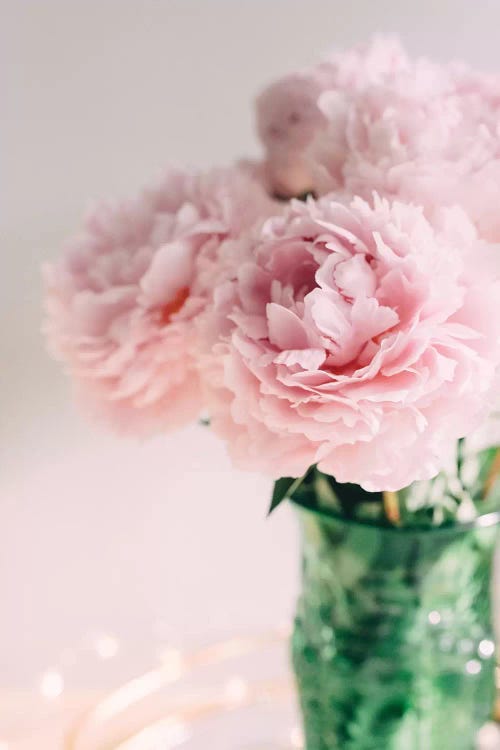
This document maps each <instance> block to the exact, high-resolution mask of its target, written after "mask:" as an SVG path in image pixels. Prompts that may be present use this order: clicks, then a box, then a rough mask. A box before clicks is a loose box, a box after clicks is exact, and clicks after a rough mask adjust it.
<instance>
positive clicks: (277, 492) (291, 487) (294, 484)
mask: <svg viewBox="0 0 500 750" xmlns="http://www.w3.org/2000/svg"><path fill="white" fill-rule="evenodd" d="M314 468H315V467H313V466H312V467H311V468H310V469H308V470H307V471H306V473H305V474H304V475H303V476H301V477H298V479H295V478H293V477H281V479H278V480H277V481H276V482H275V483H274V489H273V496H272V498H271V505H270V507H269V511H268V513H267V515H268V516H270V515H271V513H272V512H273V510H275V509H276V508H277V507H278V505H280V503H282V502H283V500H285V499H286V498H288V499H289V500H291V499H292V498H293V496H294V494H295V493H296V492H297V490H298V489H299V488H300V487H301V486H302V485H303V484H304V482H305V481H306V479H308V477H309V475H310V474H311V471H314Z"/></svg>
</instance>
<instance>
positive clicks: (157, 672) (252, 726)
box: [0, 630, 500, 750]
mask: <svg viewBox="0 0 500 750" xmlns="http://www.w3.org/2000/svg"><path fill="white" fill-rule="evenodd" d="M111 671H113V670H112V668H111ZM53 687H54V686H53ZM56 687H57V686H56ZM55 692H57V691H54V694H53V695H52V696H50V695H48V694H47V695H45V696H43V695H41V694H40V693H38V694H35V693H33V692H31V693H29V692H25V691H24V692H23V691H20V692H17V693H15V692H0V707H1V708H0V750H158V748H161V750H170V749H173V748H183V749H184V750H206V748H207V747H217V748H218V750H295V749H299V748H302V746H303V744H302V736H301V731H300V727H299V720H298V711H297V708H296V705H295V699H294V692H293V684H292V680H291V677H290V672H289V665H288V656H287V647H286V634H285V633H284V632H283V631H281V630H275V631H271V632H269V633H264V634H262V635H259V636H246V635H243V636H238V637H232V638H229V639H226V640H223V641H219V642H217V643H212V644H208V645H205V646H202V647H199V648H197V649H194V650H190V651H189V652H184V653H182V652H180V651H177V650H170V651H167V652H165V653H164V654H163V658H162V659H161V660H159V661H158V663H156V664H155V665H153V666H152V667H151V668H150V669H148V670H147V671H144V672H142V673H140V674H136V675H131V677H130V679H128V680H127V681H125V682H122V683H116V686H115V687H114V688H113V689H111V690H108V691H102V690H99V691H96V690H91V689H87V690H80V691H76V690H69V691H62V692H61V694H60V695H59V696H57V697H56V695H55ZM499 746H500V729H499V727H498V726H497V725H494V724H490V725H488V726H487V727H485V728H484V729H483V731H482V733H481V736H480V738H479V744H478V750H498V747H499Z"/></svg>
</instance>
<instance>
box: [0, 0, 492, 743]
mask: <svg viewBox="0 0 500 750" xmlns="http://www.w3.org/2000/svg"><path fill="white" fill-rule="evenodd" d="M0 13H1V18H0V82H1V98H0V137H1V141H0V144H1V146H0V147H1V179H2V187H3V190H2V203H1V209H0V210H1V213H0V234H1V238H2V256H1V257H2V264H1V272H0V287H1V288H0V308H1V314H0V346H1V369H0V399H1V422H0V430H1V432H0V435H1V437H0V455H1V471H0V514H1V515H0V601H1V614H0V636H1V638H0V695H2V696H4V698H3V700H0V728H1V727H2V720H3V721H4V723H5V722H7V724H8V722H9V721H10V722H11V723H12V714H11V713H10V714H9V712H10V711H11V709H9V705H11V704H9V701H8V699H7V697H5V696H12V695H14V694H15V695H16V696H19V695H20V696H22V695H25V693H26V692H27V693H28V694H30V693H33V694H34V695H36V694H38V693H39V691H40V689H41V687H42V688H43V684H44V683H43V680H44V675H45V676H46V672H47V670H56V671H57V673H58V674H61V675H62V676H63V678H64V680H65V683H66V687H67V688H68V689H77V688H78V689H80V688H99V687H107V683H108V681H109V680H111V679H112V680H115V681H116V680H120V679H122V678H125V677H126V676H129V675H131V674H133V673H134V671H136V670H137V671H139V670H141V669H144V668H145V667H146V666H147V665H148V664H149V663H150V662H151V661H152V660H153V659H154V658H155V655H156V651H157V650H158V649H159V648H160V647H164V646H165V645H167V646H168V645H174V646H176V647H177V646H181V647H183V646H190V645H192V644H194V643H204V642H207V641H210V640H211V639H214V638H218V637H222V636H224V635H227V634H231V633H235V632H238V633H240V632H259V631H262V630H265V629H266V628H268V627H270V626H273V625H276V624H280V623H282V622H286V621H288V620H289V619H290V617H291V612H292V610H293V606H294V597H295V591H296V586H297V575H298V556H297V540H296V530H295V526H294V523H293V518H292V515H291V513H290V511H289V510H288V509H285V508H283V509H281V510H280V511H279V512H278V513H277V514H276V515H275V516H274V517H273V518H272V519H271V520H266V518H265V513H266V505H267V503H268V499H269V493H270V489H271V487H270V484H269V482H268V481H266V480H265V479H263V478H261V477H258V476H254V475H249V474H242V473H239V472H237V471H235V470H232V469H231V467H230V464H229V461H228V459H227V457H226V455H225V452H224V449H223V447H222V446H221V445H220V444H219V443H218V442H217V441H216V440H215V438H213V437H212V436H211V435H210V433H209V431H208V430H207V429H205V428H202V427H198V426H193V427H192V428H191V429H189V430H185V431H184V432H181V433H180V434H176V435H174V436H170V435H169V436H165V437H160V438H157V439H155V440H152V441H151V442H148V443H144V444H142V443H141V444H138V443H136V442H132V441H123V440H122V441H121V440H118V439H116V438H115V437H113V436H110V435H108V434H105V433H102V432H100V431H99V430H98V429H97V428H96V427H94V426H92V425H89V424H87V423H86V422H85V420H84V419H82V417H81V415H79V414H78V413H77V412H76V410H75V408H74V407H73V405H72V403H71V399H70V394H69V387H68V383H67V382H66V380H65V378H64V376H63V375H62V374H61V372H60V368H59V366H58V365H56V364H54V363H53V362H51V360H50V359H49V357H48V356H47V354H46V353H45V349H44V343H43V341H42V338H41V335H40V322H41V315H42V313H41V289H40V273H39V272H40V266H41V264H42V263H43V262H44V261H46V260H48V259H50V258H52V257H55V256H56V255H57V253H58V252H59V248H60V246H61V244H62V242H63V240H64V238H65V237H66V236H67V235H68V234H69V233H71V232H72V231H73V230H74V229H75V227H77V226H78V224H79V222H80V220H81V216H82V213H83V211H84V209H85V207H86V206H88V205H89V203H90V202H92V201H93V200H95V199H98V198H100V197H105V196H126V195H127V194H129V193H131V192H134V191H135V190H136V189H137V188H138V187H139V186H141V185H142V184H143V183H144V182H147V181H148V180H149V179H150V178H151V177H154V176H155V175H156V174H157V172H158V171H159V170H160V169H161V167H162V166H164V165H165V164H167V163H171V162H174V163H182V164H188V165H199V166H201V167H209V166H212V165H215V164H224V163H227V162H230V161H231V160H233V159H235V158H237V157H240V156H243V155H245V156H257V155H258V154H259V147H258V144H257V141H256V138H255V134H254V130H253V114H252V100H253V98H254V96H255V94H256V93H257V92H258V91H259V90H260V89H261V88H262V87H263V86H264V85H265V84H266V83H267V82H268V81H270V80H272V79H273V78H275V77H277V76H279V75H280V74H282V73H284V72H286V71H288V70H291V69H294V68H297V67H301V66H303V65H307V64H308V63H310V62H312V61H313V60H315V59H316V58H317V57H318V56H319V55H321V54H322V53H323V52H325V51H327V50H328V49H329V48H331V47H332V46H345V45H349V44H352V43H355V42H357V41H361V40H363V39H365V38H366V37H367V36H368V35H369V34H370V33H371V32H374V31H397V32H400V34H401V35H402V37H403V40H404V42H405V43H406V45H407V46H408V48H409V49H410V50H411V51H412V52H413V53H416V54H426V55H431V56H433V57H436V58H438V59H447V58H449V57H460V58H464V59H466V60H468V61H470V62H472V63H474V64H476V65H478V66H481V67H483V68H487V69H488V68H491V69H494V68H498V67H500V60H499V57H498V28H499V24H500V3H499V2H498V0H476V2H474V3H473V2H471V0H419V2H418V3H417V2H407V1H406V0H378V2H376V3H375V2H373V0H349V2H340V1H338V0H323V1H320V0H302V2H295V1H294V0H162V1H161V0H100V1H97V0H32V1H31V2H30V1H29V0H1V1H0ZM103 638H104V641H103ZM106 638H107V639H108V640H107V641H106ZM103 642H105V643H106V642H107V644H108V649H107V651H106V648H104V652H105V653H106V654H108V656H109V655H110V654H111V652H112V655H113V656H115V652H116V658H115V666H114V668H113V670H112V677H111V676H110V675H111V671H104V672H103V670H99V669H97V667H96V662H97V660H98V658H99V655H101V657H102V651H103V649H102V648H101V650H99V644H101V646H102V643H103ZM110 644H114V645H110ZM117 648H118V649H119V650H118V651H117V650H116V649H117ZM96 683H98V684H96ZM49 692H50V691H49ZM55 692H56V693H57V690H55ZM9 700H10V698H9ZM16 700H17V699H16ZM20 705H21V703H19V704H18V703H16V706H20ZM16 711H17V714H16V716H17V721H18V724H19V725H25V727H26V728H27V727H28V719H27V718H23V716H25V715H24V714H23V710H22V709H21V708H16ZM26 716H27V714H26ZM30 726H31V725H30ZM30 731H31V730H30ZM1 740H2V736H1V734H0V747H1V748H2V750H4V745H2V744H1ZM5 747H7V745H6V744H5Z"/></svg>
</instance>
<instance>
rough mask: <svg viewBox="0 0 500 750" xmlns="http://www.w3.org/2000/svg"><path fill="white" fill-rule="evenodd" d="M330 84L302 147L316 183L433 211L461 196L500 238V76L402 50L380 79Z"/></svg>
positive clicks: (321, 188) (486, 231) (489, 233)
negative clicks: (406, 55) (319, 117)
mask: <svg viewBox="0 0 500 750" xmlns="http://www.w3.org/2000/svg"><path fill="white" fill-rule="evenodd" d="M367 54H368V52H367ZM349 57H350V55H349V53H348V54H347V58H348V59H349ZM363 78H365V80H363ZM331 84H332V85H331V86H330V88H329V89H328V90H327V89H326V88H325V89H324V91H323V93H322V94H321V95H320V97H319V100H318V106H319V109H320V110H321V112H322V114H323V115H324V117H325V118H326V120H327V122H328V124H327V126H326V127H323V128H321V129H318V130H317V131H316V134H315V137H314V138H313V139H311V140H310V141H309V146H308V149H307V154H306V155H304V154H301V156H300V158H301V161H302V162H305V163H306V164H307V165H308V169H309V173H310V174H311V175H312V180H311V184H312V187H313V189H314V190H315V191H316V192H317V193H319V194H324V193H328V192H331V191H332V190H339V189H341V190H347V191H349V192H351V193H353V194H357V195H361V196H363V197H365V198H368V197H369V196H370V195H371V193H372V191H373V190H377V191H378V192H379V193H380V194H383V195H386V196H391V197H395V198H398V199H401V200H403V201H410V202H414V203H418V204H420V205H422V206H423V207H424V208H425V210H426V212H427V214H428V216H429V217H431V218H432V212H433V209H434V206H436V205H438V206H443V205H450V206H451V205H455V204H458V205H460V206H462V207H463V208H464V209H465V210H466V211H467V213H468V214H469V215H470V217H471V218H472V219H473V221H474V222H475V223H476V226H477V227H478V229H479V231H480V233H481V234H482V235H483V236H484V237H485V238H486V239H489V240H492V241H498V240H499V239H500V218H499V216H500V215H499V212H498V210H497V206H498V204H499V202H500V77H498V76H490V75H486V74H481V73H475V72H473V71H471V70H469V69H467V68H466V67H465V66H462V65H457V64H450V65H438V64H435V63H432V62H430V61H428V60H425V59H418V60H416V61H411V62H410V61H408V60H407V61H406V62H404V60H403V59H401V60H400V64H398V65H395V66H394V67H393V68H387V69H386V71H385V73H384V74H383V75H380V76H379V77H378V78H377V79H374V78H373V77H371V78H369V77H366V76H363V75H359V76H358V80H357V82H356V85H354V86H351V87H349V86H345V85H344V80H343V78H342V76H339V81H338V82H337V83H335V85H334V79H333V78H332V79H331Z"/></svg>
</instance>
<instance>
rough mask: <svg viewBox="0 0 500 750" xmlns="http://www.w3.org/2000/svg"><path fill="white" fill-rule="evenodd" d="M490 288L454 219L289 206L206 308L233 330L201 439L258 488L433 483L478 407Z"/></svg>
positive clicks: (491, 372)
mask: <svg viewBox="0 0 500 750" xmlns="http://www.w3.org/2000/svg"><path fill="white" fill-rule="evenodd" d="M499 279H500V247H497V246H490V245H487V244H486V243H485V242H483V241H481V240H479V239H478V238H477V235H476V230H475V228H474V226H473V225H472V224H471V222H470V221H469V220H468V218H467V217H466V215H465V214H464V213H463V212H462V211H461V210H460V209H448V210H443V211H442V212H441V213H440V214H439V216H438V215H436V220H435V223H434V224H431V223H430V222H429V221H428V220H427V219H426V218H425V217H424V215H423V212H422V210H421V209H420V208H418V207H416V206H413V205H406V204H402V203H398V202H394V203H391V202H389V201H387V200H383V199H380V198H378V197H376V196H375V198H374V199H373V201H372V203H367V202H364V201H363V200H362V199H361V198H355V199H353V200H352V201H346V203H339V202H336V201H335V200H334V199H333V198H332V197H328V196H327V197H324V198H322V199H320V200H318V201H314V200H312V199H309V200H308V201H307V202H306V203H301V202H299V201H293V202H292V203H291V205H290V207H289V209H288V210H287V212H286V213H285V214H284V215H283V216H281V217H276V218H272V219H269V220H268V222H267V223H266V224H265V225H264V227H263V229H262V231H261V232H260V235H259V237H258V239H257V240H255V241H254V244H253V247H251V248H250V249H249V250H248V252H247V260H246V262H245V263H242V264H241V265H240V267H239V268H238V269H236V272H235V280H234V281H232V282H231V281H227V282H226V283H225V284H223V285H221V287H220V288H219V292H218V294H217V293H216V301H215V304H214V310H213V314H214V315H215V316H216V319H218V320H220V319H221V318H222V317H223V314H224V313H225V314H227V315H228V316H229V318H230V320H231V322H232V328H231V329H229V330H228V329H227V328H226V329H225V330H224V332H223V335H222V336H221V340H220V341H219V342H218V343H216V344H215V346H214V349H213V367H212V369H211V370H210V368H207V369H206V370H205V384H206V388H207V391H208V401H209V408H210V411H211V416H212V424H213V427H214V429H215V431H216V432H217V433H219V434H220V435H221V436H222V437H223V438H224V439H225V440H226V441H227V442H228V445H229V450H230V452H231V454H232V457H233V459H234V461H235V463H236V464H238V465H239V466H241V467H243V468H247V469H252V470H263V471H265V472H267V473H268V474H270V475H272V476H273V477H280V476H300V475H301V474H303V473H304V472H305V471H306V470H307V468H308V467H309V466H310V465H311V464H314V463H318V465H319V468H320V469H321V470H322V471H324V472H326V473H328V474H332V475H333V476H335V477H336V479H337V480H338V481H339V482H352V483H355V484H360V485H362V486H363V487H364V488H365V489H367V490H369V491H379V490H398V489H400V488H402V487H405V486H407V485H409V484H410V483H411V482H413V481H415V480H419V479H427V478H430V477H432V476H433V475H435V474H436V473H437V472H438V471H439V470H440V469H441V467H442V465H443V464H444V462H445V459H446V456H447V454H448V452H449V450H450V446H453V445H454V443H455V441H456V440H457V439H458V438H459V437H461V436H464V435H466V434H467V433H470V432H471V431H472V430H473V429H474V428H475V427H476V426H477V425H478V424H480V423H481V422H482V420H483V418H484V415H485V413H486V412H487V411H488V409H489V407H490V397H491V395H490V392H491V388H492V386H493V384H494V381H495V376H496V374H497V371H498V364H499V361H500V346H499V333H498V325H497V321H498V319H499V316H500V282H499Z"/></svg>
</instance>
